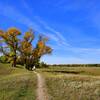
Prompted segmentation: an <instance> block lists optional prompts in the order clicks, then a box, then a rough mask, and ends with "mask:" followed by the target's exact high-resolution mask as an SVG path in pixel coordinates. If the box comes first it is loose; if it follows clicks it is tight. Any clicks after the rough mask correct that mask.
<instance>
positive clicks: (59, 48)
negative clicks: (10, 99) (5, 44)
mask: <svg viewBox="0 0 100 100" xmlns="http://www.w3.org/2000/svg"><path fill="white" fill-rule="evenodd" d="M9 27H17V28H19V29H20V30H22V32H25V31H27V30H28V28H30V27H31V28H33V29H34V30H35V31H38V32H39V33H42V34H44V35H46V36H48V37H49V38H50V41H49V45H50V46H51V47H52V48H53V53H52V54H51V55H49V56H44V57H43V58H42V60H43V61H45V62H46V63H49V64H68V63H69V64H73V63H100V0H0V29H4V30H6V29H8V28H9Z"/></svg>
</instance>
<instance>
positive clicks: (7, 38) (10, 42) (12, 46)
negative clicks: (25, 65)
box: [0, 28, 21, 67]
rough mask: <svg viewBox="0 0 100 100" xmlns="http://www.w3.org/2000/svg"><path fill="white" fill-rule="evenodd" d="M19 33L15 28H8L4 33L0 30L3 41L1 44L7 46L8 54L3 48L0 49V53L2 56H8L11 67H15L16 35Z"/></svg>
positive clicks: (17, 40)
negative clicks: (0, 52)
mask: <svg viewBox="0 0 100 100" xmlns="http://www.w3.org/2000/svg"><path fill="white" fill-rule="evenodd" d="M20 34H21V32H20V31H19V30H18V29H16V28H9V29H8V30H7V31H6V32H5V31H2V30H0V37H1V38H2V39H3V42H5V44H6V45H7V47H6V48H8V51H9V53H8V52H6V51H5V50H4V49H3V47H1V51H2V52H3V54H4V55H6V56H8V57H9V59H10V60H11V62H12V67H16V60H17V48H18V44H19V43H18V42H19V39H18V37H17V36H18V35H20Z"/></svg>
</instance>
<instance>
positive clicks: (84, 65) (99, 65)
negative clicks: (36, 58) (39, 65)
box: [49, 64, 100, 67]
mask: <svg viewBox="0 0 100 100" xmlns="http://www.w3.org/2000/svg"><path fill="white" fill-rule="evenodd" d="M49 66H50V67H100V64H54V65H49Z"/></svg>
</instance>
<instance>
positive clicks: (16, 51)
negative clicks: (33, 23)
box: [0, 28, 52, 70]
mask: <svg viewBox="0 0 100 100" xmlns="http://www.w3.org/2000/svg"><path fill="white" fill-rule="evenodd" d="M20 34H21V32H20V31H19V30H18V29H16V28H10V29H8V30H7V31H6V32H4V31H2V30H0V37H1V38H2V39H3V40H2V41H3V42H4V43H5V44H6V47H3V46H0V51H1V52H2V53H3V54H4V55H5V56H6V57H8V59H9V61H10V62H12V66H14V67H15V66H16V61H18V60H19V61H20V62H21V63H23V64H24V65H25V67H26V69H28V70H32V68H33V66H36V67H39V64H40V59H41V57H42V56H43V55H46V54H50V53H51V52H52V49H51V47H49V46H48V45H47V41H48V38H46V37H45V36H43V35H40V36H39V39H38V41H37V43H36V42H35V43H34V44H36V46H35V47H33V45H32V44H33V40H34V38H35V37H34V32H33V31H32V30H29V31H27V32H25V34H24V36H23V38H20V39H19V38H18V35H20Z"/></svg>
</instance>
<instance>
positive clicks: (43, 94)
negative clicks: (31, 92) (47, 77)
mask: <svg viewBox="0 0 100 100" xmlns="http://www.w3.org/2000/svg"><path fill="white" fill-rule="evenodd" d="M35 74H36V75H37V81H38V83H37V84H38V88H37V100H49V99H48V94H47V90H46V88H45V82H44V78H43V77H42V75H41V74H40V73H37V72H35Z"/></svg>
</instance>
